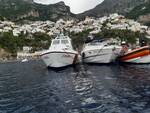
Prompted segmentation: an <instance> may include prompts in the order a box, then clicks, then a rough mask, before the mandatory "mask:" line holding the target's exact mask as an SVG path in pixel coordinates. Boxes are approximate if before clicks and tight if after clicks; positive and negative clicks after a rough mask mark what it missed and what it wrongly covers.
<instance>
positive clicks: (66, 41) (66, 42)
mask: <svg viewBox="0 0 150 113" xmlns="http://www.w3.org/2000/svg"><path fill="white" fill-rule="evenodd" d="M68 43H69V42H68V40H61V44H68Z"/></svg>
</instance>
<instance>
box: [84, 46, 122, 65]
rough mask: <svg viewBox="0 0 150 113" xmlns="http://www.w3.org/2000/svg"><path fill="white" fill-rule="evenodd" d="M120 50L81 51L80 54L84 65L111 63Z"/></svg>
mask: <svg viewBox="0 0 150 113" xmlns="http://www.w3.org/2000/svg"><path fill="white" fill-rule="evenodd" d="M120 51H121V48H115V47H113V48H109V49H107V48H106V49H105V48H103V49H96V50H89V51H83V53H82V60H83V62H85V63H103V64H107V63H111V62H114V61H115V60H116V58H117V57H118V55H119V53H120Z"/></svg>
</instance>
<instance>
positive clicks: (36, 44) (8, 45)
mask: <svg viewBox="0 0 150 113" xmlns="http://www.w3.org/2000/svg"><path fill="white" fill-rule="evenodd" d="M50 42H51V38H50V37H49V36H48V35H46V34H43V33H35V34H33V36H31V37H30V36H28V35H26V36H25V35H20V36H19V37H15V36H13V34H12V32H9V33H0V47H1V48H3V49H5V50H7V51H8V52H10V53H12V54H16V52H17V51H18V50H22V48H23V46H30V47H33V50H32V52H34V51H37V50H42V49H48V47H49V46H50Z"/></svg>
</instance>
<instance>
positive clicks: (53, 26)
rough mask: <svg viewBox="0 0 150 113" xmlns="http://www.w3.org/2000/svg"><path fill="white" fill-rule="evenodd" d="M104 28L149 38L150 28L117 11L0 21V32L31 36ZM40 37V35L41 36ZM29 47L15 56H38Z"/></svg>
mask: <svg viewBox="0 0 150 113" xmlns="http://www.w3.org/2000/svg"><path fill="white" fill-rule="evenodd" d="M104 23H105V28H106V29H120V30H126V29H127V30H131V31H133V32H137V31H139V32H141V33H145V34H146V37H147V38H150V28H149V27H148V26H145V25H142V24H141V23H139V22H137V21H134V20H132V19H127V18H125V17H124V16H122V15H119V14H117V13H115V14H110V15H109V16H104V17H101V18H92V17H86V19H85V20H83V21H79V20H67V21H65V20H63V19H60V20H58V21H57V22H52V21H49V20H48V21H33V22H31V21H30V22H28V23H26V24H17V23H14V22H11V21H0V32H1V33H4V32H12V33H13V36H15V37H19V36H20V34H23V35H26V34H28V36H32V34H34V33H43V34H47V35H48V36H50V37H53V36H56V35H57V34H59V33H61V32H62V30H65V31H66V32H68V33H75V34H77V33H82V32H83V31H85V30H88V29H91V31H90V33H89V34H90V35H94V34H97V33H99V32H101V30H102V27H104ZM41 38H42V37H41ZM30 49H31V47H27V46H25V47H23V50H22V51H21V52H20V51H19V52H18V54H17V58H22V57H23V58H24V57H26V56H28V57H32V56H38V55H39V53H40V52H37V53H29V51H30Z"/></svg>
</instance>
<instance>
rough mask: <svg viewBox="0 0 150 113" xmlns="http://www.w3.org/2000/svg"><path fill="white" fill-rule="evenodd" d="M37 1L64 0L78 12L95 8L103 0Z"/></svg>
mask: <svg viewBox="0 0 150 113" xmlns="http://www.w3.org/2000/svg"><path fill="white" fill-rule="evenodd" d="M34 1H35V2H37V3H42V4H55V3H57V2H60V1H64V2H65V4H66V5H68V6H70V9H71V12H72V13H75V14H78V13H82V12H84V11H86V10H89V9H92V8H94V7H95V6H96V5H98V4H100V3H101V2H102V1H103V0H34Z"/></svg>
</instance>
